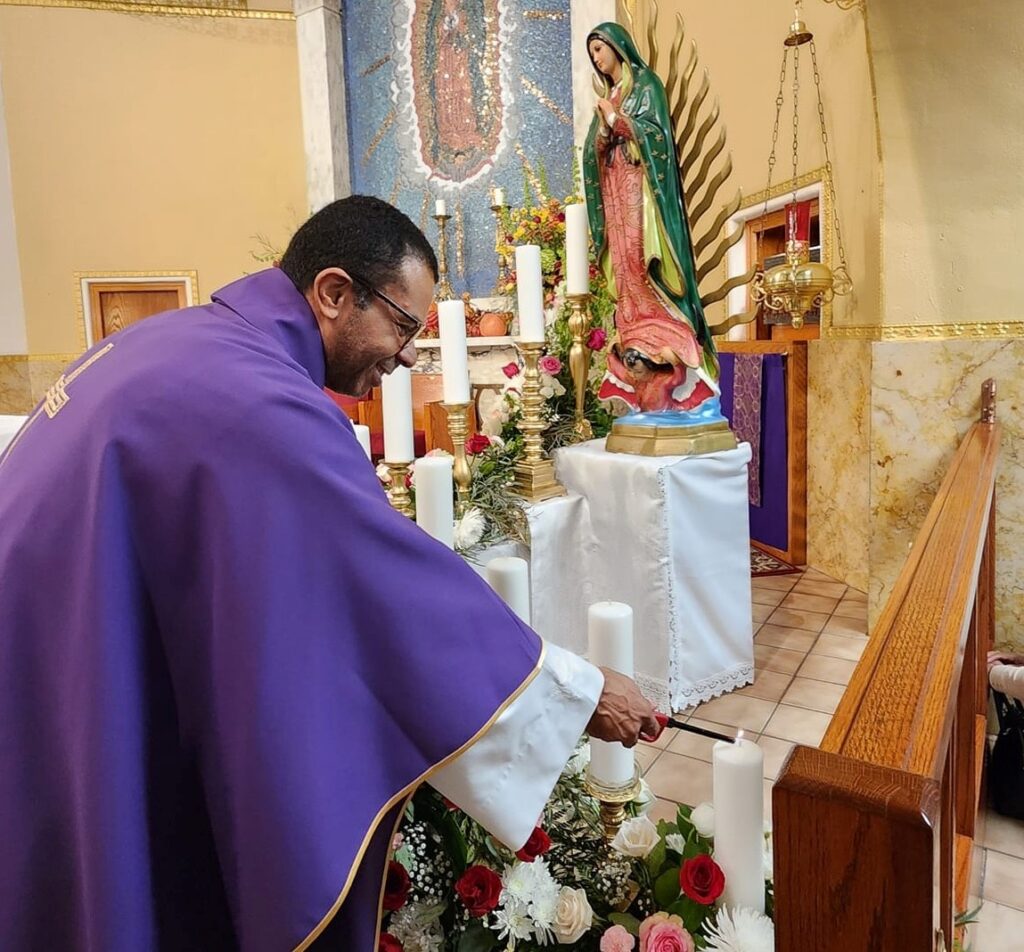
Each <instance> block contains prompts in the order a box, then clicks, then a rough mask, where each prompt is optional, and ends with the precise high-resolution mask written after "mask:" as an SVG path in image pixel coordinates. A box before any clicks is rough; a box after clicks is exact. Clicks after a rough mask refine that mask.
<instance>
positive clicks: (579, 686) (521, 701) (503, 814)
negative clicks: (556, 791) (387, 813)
mask: <svg viewBox="0 0 1024 952" xmlns="http://www.w3.org/2000/svg"><path fill="white" fill-rule="evenodd" d="M546 648H547V653H546V655H545V658H544V663H543V665H542V666H541V670H540V671H539V672H538V674H537V676H536V677H535V678H534V679H533V681H531V682H530V684H529V685H527V687H526V689H525V690H524V691H523V693H522V694H520V695H519V697H518V698H516V699H515V700H514V701H513V702H512V703H511V704H510V705H509V706H508V707H507V708H505V710H504V711H502V713H501V715H500V716H499V717H498V719H497V721H495V722H494V724H493V725H492V727H491V729H490V730H489V731H487V733H486V734H484V736H483V737H481V738H480V740H478V741H477V742H476V743H475V744H473V746H472V747H469V748H468V749H467V750H465V751H464V752H463V753H462V754H460V755H459V757H458V758H456V759H455V760H453V761H452V762H451V763H450V764H447V765H445V766H444V767H442V768H441V769H440V770H439V771H438V772H437V773H435V774H434V775H433V776H432V777H431V778H430V780H429V783H430V785H431V786H432V787H433V788H434V789H435V790H437V791H438V793H440V794H441V795H442V796H445V797H447V798H448V799H449V800H451V801H452V803H454V804H456V805H458V807H459V808H460V809H461V810H463V811H464V812H465V813H468V814H469V815H470V816H471V817H472V818H473V819H474V820H476V821H477V823H479V824H480V825H481V826H483V827H484V829H486V830H487V831H488V832H489V833H490V834H491V835H492V836H495V837H497V838H498V839H499V840H501V842H502V843H504V844H505V845H506V846H508V847H509V848H511V849H513V850H515V849H519V848H520V847H521V846H522V845H523V844H524V843H525V842H526V841H527V839H529V837H530V834H531V833H532V832H533V828H534V826H536V825H537V821H538V819H539V818H540V815H541V813H542V812H543V810H544V805H545V804H546V803H547V800H548V797H550V796H551V791H552V789H553V788H554V786H555V782H556V781H557V780H558V777H559V775H560V774H561V772H562V770H563V769H564V768H565V765H566V763H567V762H568V761H569V758H570V757H571V756H572V753H573V750H574V749H575V747H576V743H577V741H578V740H579V739H580V735H581V734H582V733H583V731H584V730H585V728H586V726H587V723H588V722H589V720H590V718H591V716H592V715H593V713H594V710H595V709H596V708H597V702H598V700H599V699H600V697H601V691H602V690H603V688H604V675H603V674H602V673H601V672H600V670H599V669H598V668H596V667H594V665H592V664H590V663H589V662H587V661H584V660H583V659H582V658H580V657H579V656H578V655H575V654H573V653H572V652H571V651H566V650H565V649H564V648H559V647H558V646H557V645H553V644H550V643H548V644H547V645H546Z"/></svg>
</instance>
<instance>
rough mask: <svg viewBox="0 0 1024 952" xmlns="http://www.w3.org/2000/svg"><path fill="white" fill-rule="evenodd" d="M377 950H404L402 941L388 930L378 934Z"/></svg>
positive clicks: (381, 951) (387, 951)
mask: <svg viewBox="0 0 1024 952" xmlns="http://www.w3.org/2000/svg"><path fill="white" fill-rule="evenodd" d="M377 952H405V950H404V949H403V948H402V943H401V942H399V941H398V939H396V938H395V937H394V936H393V935H392V934H391V933H390V932H382V933H381V934H380V942H379V943H378V944H377Z"/></svg>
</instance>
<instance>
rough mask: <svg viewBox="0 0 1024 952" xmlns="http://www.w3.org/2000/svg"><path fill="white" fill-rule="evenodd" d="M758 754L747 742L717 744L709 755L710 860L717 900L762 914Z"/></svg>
mask: <svg viewBox="0 0 1024 952" xmlns="http://www.w3.org/2000/svg"><path fill="white" fill-rule="evenodd" d="M763 776H764V754H763V752H762V751H761V748H760V747H758V746H757V744H755V743H754V742H753V741H752V740H746V739H744V738H743V737H738V738H737V739H736V741H735V742H734V743H726V742H725V741H718V743H716V744H715V746H714V749H713V753H712V778H713V783H714V788H713V789H714V801H715V862H716V863H718V865H719V866H721V867H722V872H723V873H725V892H724V894H723V902H724V903H725V905H727V906H731V907H736V906H747V907H748V908H750V909H756V910H757V911H758V912H764V861H763V859H762V852H763V849H764V800H763V790H764V779H763Z"/></svg>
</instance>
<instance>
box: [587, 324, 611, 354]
mask: <svg viewBox="0 0 1024 952" xmlns="http://www.w3.org/2000/svg"><path fill="white" fill-rule="evenodd" d="M606 340H608V334H607V333H606V332H605V330H604V328H601V327H595V328H594V329H593V330H592V331H591V332H590V334H589V336H588V337H587V346H588V347H589V348H590V349H591V350H600V349H601V348H602V347H604V342H605V341H606Z"/></svg>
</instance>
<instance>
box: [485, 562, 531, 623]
mask: <svg viewBox="0 0 1024 952" xmlns="http://www.w3.org/2000/svg"><path fill="white" fill-rule="evenodd" d="M487 581H488V582H490V585H491V588H493V589H494V590H495V591H496V592H497V593H498V594H499V595H500V596H501V598H502V600H503V601H504V602H505V604H506V605H508V607H509V608H511V609H512V611H514V612H515V613H516V614H517V615H518V616H519V617H520V618H521V619H522V620H523V621H525V622H526V624H528V625H529V624H530V570H529V567H528V566H527V564H526V560H525V559H517V558H515V556H511V555H502V556H499V557H498V558H496V559H491V561H490V562H488V563H487Z"/></svg>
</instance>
